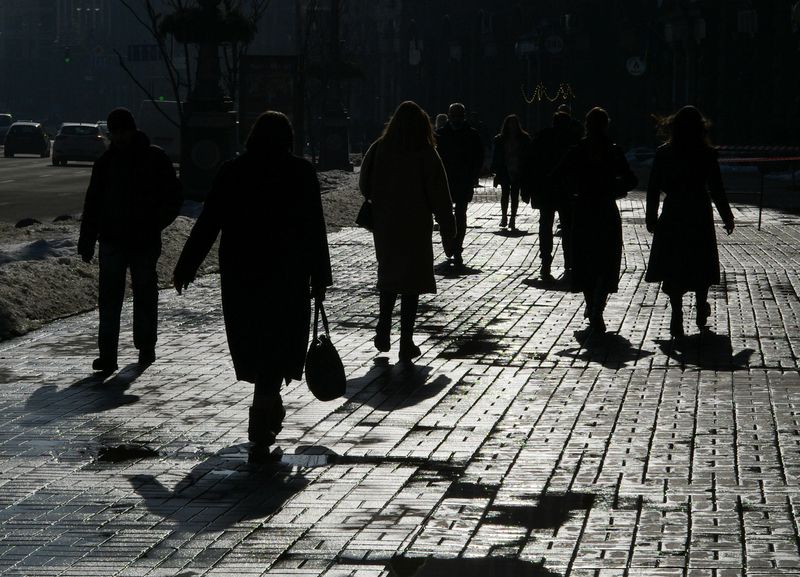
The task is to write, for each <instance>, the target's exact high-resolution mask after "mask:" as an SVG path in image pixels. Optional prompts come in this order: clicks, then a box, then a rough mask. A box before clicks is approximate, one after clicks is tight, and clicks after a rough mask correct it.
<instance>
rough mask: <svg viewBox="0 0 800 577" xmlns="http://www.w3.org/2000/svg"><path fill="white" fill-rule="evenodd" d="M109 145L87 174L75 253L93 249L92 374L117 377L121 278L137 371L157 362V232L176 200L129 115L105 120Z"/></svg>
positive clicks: (159, 159) (158, 156)
mask: <svg viewBox="0 0 800 577" xmlns="http://www.w3.org/2000/svg"><path fill="white" fill-rule="evenodd" d="M108 130H109V132H110V134H111V145H110V146H109V148H108V150H106V151H105V152H104V153H103V155H102V156H101V157H100V158H99V159H97V161H96V162H95V163H94V166H93V167H92V176H91V180H90V181H89V187H88V189H87V190H86V200H85V201H84V205H83V217H82V220H81V232H80V238H79V240H78V253H79V254H80V255H81V257H82V258H83V260H84V261H86V262H90V261H91V260H92V258H93V257H94V251H95V243H97V241H98V240H99V241H100V291H99V292H100V296H99V307H100V328H99V335H98V347H99V349H100V356H99V357H98V358H97V359H95V360H94V362H93V363H92V368H93V369H94V370H96V371H100V372H102V373H112V372H114V371H115V370H117V368H118V367H117V349H118V345H119V322H120V313H121V311H122V302H123V300H124V298H125V276H126V272H127V270H128V269H130V272H131V287H132V289H133V343H134V345H135V346H136V348H137V349H138V350H139V358H138V362H139V365H141V366H143V367H144V366H147V365H150V364H152V363H153V362H154V361H155V360H156V352H155V347H156V341H157V340H158V274H157V273H156V264H157V263H158V258H159V256H160V255H161V231H162V230H163V229H164V228H166V227H167V226H169V224H170V223H171V222H172V221H173V220H175V217H176V216H178V211H179V210H180V207H181V204H182V202H183V196H182V194H181V184H180V181H179V180H178V178H177V176H176V175H175V169H174V168H173V167H172V162H171V161H170V159H169V157H167V155H166V154H165V153H164V151H163V150H161V149H160V148H158V147H157V146H151V145H150V140H149V139H148V138H147V135H145V134H144V133H143V132H140V131H138V130H137V129H136V122H135V121H134V118H133V115H132V114H131V113H130V111H129V110H127V109H125V108H116V109H114V110H112V111H111V113H110V114H109V115H108Z"/></svg>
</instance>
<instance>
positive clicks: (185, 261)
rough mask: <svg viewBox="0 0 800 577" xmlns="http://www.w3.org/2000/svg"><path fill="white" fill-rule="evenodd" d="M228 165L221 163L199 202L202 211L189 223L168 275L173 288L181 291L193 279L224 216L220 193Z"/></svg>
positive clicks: (225, 187) (221, 194)
mask: <svg viewBox="0 0 800 577" xmlns="http://www.w3.org/2000/svg"><path fill="white" fill-rule="evenodd" d="M228 170H230V169H229V167H228V166H226V165H223V166H222V168H220V171H219V173H218V174H217V176H216V178H215V179H214V185H213V186H212V187H211V191H210V192H209V193H208V198H206V201H205V203H204V204H203V211H202V212H201V213H200V216H199V217H198V218H197V222H195V223H194V226H193V227H192V232H191V233H190V234H189V238H188V240H187V241H186V244H185V245H184V247H183V250H182V251H181V256H180V258H179V259H178V264H176V265H175V271H174V272H173V275H172V281H173V284H174V285H175V290H176V291H178V294H181V293H182V292H183V290H184V289H185V288H186V287H188V286H189V284H190V283H191V282H192V281H194V279H195V276H196V275H197V269H199V268H200V265H201V264H202V263H203V260H205V258H206V255H208V252H209V251H210V250H211V247H212V246H214V242H215V241H216V240H217V236H218V235H219V232H220V230H221V229H222V222H223V217H224V195H225V193H226V189H227V174H228Z"/></svg>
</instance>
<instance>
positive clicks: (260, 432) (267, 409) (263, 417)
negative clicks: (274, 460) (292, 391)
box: [247, 395, 286, 448]
mask: <svg viewBox="0 0 800 577" xmlns="http://www.w3.org/2000/svg"><path fill="white" fill-rule="evenodd" d="M271 401H272V402H271V404H270V405H267V406H263V407H262V406H259V407H250V420H249V422H248V425H247V438H248V439H249V440H250V442H252V443H253V444H254V445H255V446H256V447H260V448H264V447H269V446H270V445H273V444H275V438H276V437H277V436H278V434H279V433H280V432H281V431H282V430H283V419H284V418H285V417H286V409H285V408H284V407H283V400H282V399H281V396H280V395H275V396H274V397H273V398H272V399H271Z"/></svg>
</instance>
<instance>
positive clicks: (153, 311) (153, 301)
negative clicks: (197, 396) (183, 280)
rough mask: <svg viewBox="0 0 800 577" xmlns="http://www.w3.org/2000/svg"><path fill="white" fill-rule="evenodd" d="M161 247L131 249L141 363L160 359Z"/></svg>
mask: <svg viewBox="0 0 800 577" xmlns="http://www.w3.org/2000/svg"><path fill="white" fill-rule="evenodd" d="M160 254H161V247H160V246H158V245H156V246H152V247H147V248H144V249H141V250H133V251H130V267H131V287H132V289H133V344H134V346H135V347H136V348H137V349H138V350H139V364H142V365H149V364H151V363H153V362H154V361H155V360H156V353H155V350H156V341H157V340H158V273H157V272H156V264H157V263H158V257H159V256H160Z"/></svg>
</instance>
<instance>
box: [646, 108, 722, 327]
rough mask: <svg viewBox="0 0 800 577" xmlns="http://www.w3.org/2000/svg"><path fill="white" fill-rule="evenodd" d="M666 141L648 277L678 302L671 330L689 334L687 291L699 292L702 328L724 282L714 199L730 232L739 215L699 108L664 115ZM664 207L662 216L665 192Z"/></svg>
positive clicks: (660, 154)
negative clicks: (711, 293)
mask: <svg viewBox="0 0 800 577" xmlns="http://www.w3.org/2000/svg"><path fill="white" fill-rule="evenodd" d="M661 126H662V128H663V129H665V130H666V132H667V137H668V140H667V142H666V144H664V145H662V146H661V147H659V149H658V151H657V152H656V156H655V160H654V161H653V169H652V171H651V173H650V182H649V184H648V186H647V218H646V222H647V230H648V231H649V232H651V233H653V244H652V248H651V251H650V261H649V263H648V266H647V274H646V276H645V280H647V281H649V282H661V290H663V291H664V292H665V293H666V294H667V295H668V296H669V302H670V305H671V306H672V318H671V320H670V325H669V326H670V334H672V336H674V337H680V336H682V335H683V334H684V332H683V308H682V304H683V303H682V301H683V294H684V293H686V292H690V291H691V292H694V293H695V299H696V310H697V318H696V324H697V326H698V328H703V327H705V326H706V322H707V321H708V317H709V316H710V315H711V305H710V304H709V303H708V300H707V299H708V289H709V287H710V286H711V285H713V284H718V283H719V280H720V270H719V254H718V252H717V237H716V234H715V232H714V215H713V212H712V210H711V201H712V200H713V202H714V204H715V205H716V207H717V212H718V213H719V215H720V217H721V218H722V221H723V222H724V224H725V230H726V232H727V233H728V234H731V233H732V232H733V229H734V219H733V213H732V212H731V207H730V204H729V203H728V197H727V195H726V194H725V188H724V186H723V184H722V176H721V175H720V170H719V163H718V162H717V152H716V151H715V150H714V149H713V148H712V147H711V145H710V144H709V143H708V126H709V123H708V121H707V120H706V119H705V118H704V117H703V115H702V114H701V113H700V111H699V110H697V109H696V108H695V107H693V106H685V107H684V108H681V109H680V110H679V111H678V112H677V113H676V114H674V115H672V116H670V117H668V118H665V119H662V121H661ZM662 192H663V193H664V194H665V195H666V196H665V198H664V206H663V208H662V210H661V215H660V216H659V214H658V209H659V205H660V195H661V193H662Z"/></svg>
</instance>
